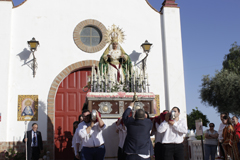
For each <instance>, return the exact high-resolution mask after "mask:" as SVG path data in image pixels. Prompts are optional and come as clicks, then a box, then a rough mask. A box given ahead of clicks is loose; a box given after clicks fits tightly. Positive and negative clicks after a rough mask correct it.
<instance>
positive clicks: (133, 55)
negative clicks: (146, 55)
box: [129, 50, 142, 65]
mask: <svg viewBox="0 0 240 160" xmlns="http://www.w3.org/2000/svg"><path fill="white" fill-rule="evenodd" d="M141 54H142V53H139V52H136V51H135V50H133V51H132V53H131V54H129V57H130V58H131V61H132V62H134V65H135V64H136V63H137V62H138V61H139V58H140V55H141Z"/></svg>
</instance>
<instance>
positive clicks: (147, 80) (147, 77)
mask: <svg viewBox="0 0 240 160" xmlns="http://www.w3.org/2000/svg"><path fill="white" fill-rule="evenodd" d="M146 77H147V84H148V74H146Z"/></svg>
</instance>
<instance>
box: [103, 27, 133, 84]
mask: <svg viewBox="0 0 240 160" xmlns="http://www.w3.org/2000/svg"><path fill="white" fill-rule="evenodd" d="M105 39H106V41H107V42H108V43H110V44H109V46H108V47H107V49H106V50H105V51H104V53H103V55H102V56H101V58H100V62H99V68H100V70H101V73H103V74H104V73H106V74H105V75H109V78H110V80H111V81H112V82H117V83H123V82H125V78H126V75H127V76H128V78H130V75H131V68H132V63H131V59H130V57H129V56H128V55H127V54H126V52H125V51H124V50H123V48H122V47H121V46H120V44H119V43H122V42H123V40H124V35H123V32H122V30H121V29H119V28H118V27H116V26H115V25H113V26H112V28H111V29H109V30H107V32H106V34H105Z"/></svg>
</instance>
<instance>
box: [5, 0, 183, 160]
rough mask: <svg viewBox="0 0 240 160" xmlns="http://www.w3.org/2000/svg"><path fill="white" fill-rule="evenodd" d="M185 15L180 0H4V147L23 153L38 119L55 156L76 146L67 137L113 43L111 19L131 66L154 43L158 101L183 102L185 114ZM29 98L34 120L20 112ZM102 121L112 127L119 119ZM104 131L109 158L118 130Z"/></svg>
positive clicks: (151, 73)
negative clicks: (18, 0) (156, 0)
mask: <svg viewBox="0 0 240 160" xmlns="http://www.w3.org/2000/svg"><path fill="white" fill-rule="evenodd" d="M180 22H181V21H180V8H179V7H178V4H177V3H175V0H163V5H162V8H161V10H160V11H157V10H156V9H154V8H153V7H152V6H151V5H150V3H149V2H148V0H97V1H96V0H71V1H69V0H68V1H67V0H57V1H56V0H25V1H24V2H23V3H22V4H20V5H18V6H13V3H12V1H11V0H0V54H1V59H0V71H1V75H2V80H1V83H0V86H1V90H0V95H1V96H0V100H1V104H2V105H1V107H0V116H1V119H0V131H1V132H0V153H1V152H3V151H4V150H7V149H8V148H12V147H14V148H15V149H17V150H18V151H22V152H23V151H24V145H23V143H22V142H21V141H22V139H23V136H24V133H25V130H26V127H27V130H30V129H31V125H32V123H38V128H39V131H41V133H42V137H43V142H44V147H45V148H46V150H48V151H50V156H51V159H61V158H57V157H64V156H66V154H68V153H73V152H72V150H70V149H71V147H69V145H71V144H70V140H69V139H70V137H71V136H72V130H73V129H72V124H73V122H74V121H77V120H78V119H77V118H78V115H80V114H81V111H82V107H83V104H84V102H85V98H86V92H83V91H82V88H83V87H84V86H85V85H86V84H87V81H88V76H89V75H91V68H92V66H93V65H95V66H97V65H98V62H99V60H100V58H101V56H102V55H103V53H104V51H105V50H106V48H107V47H108V44H107V43H106V41H105V39H104V34H105V32H106V31H107V30H108V28H109V27H111V26H112V25H113V24H115V25H116V26H119V27H120V28H122V30H123V31H124V34H125V41H124V43H122V44H121V47H122V48H123V49H124V51H125V52H126V53H127V54H128V55H129V57H130V58H131V61H132V64H133V65H135V64H136V63H137V62H138V61H139V59H140V57H141V56H142V55H144V53H143V50H142V49H141V47H140V46H141V44H142V43H144V42H145V40H148V42H150V43H152V44H153V47H152V48H151V51H150V53H149V55H148V57H147V61H146V63H147V64H146V65H147V70H146V72H147V74H148V81H149V84H150V86H149V90H150V92H152V93H153V94H154V95H155V96H157V97H158V100H159V101H158V104H159V106H160V108H158V109H159V110H158V112H157V113H159V112H162V111H163V110H166V109H167V110H171V108H172V107H174V106H178V107H179V108H180V110H181V116H182V117H186V98H185V84H184V69H183V55H182V38H181V23H180ZM84 30H85V31H84ZM83 31H84V32H83ZM33 37H34V38H35V39H36V40H37V41H38V42H39V46H38V48H37V50H36V51H35V52H34V56H35V57H36V59H35V60H36V63H34V57H33V54H32V52H31V50H30V49H29V46H28V43H27V42H28V41H30V40H31V39H32V38H33ZM34 65H35V70H34V69H33V68H34ZM33 74H34V75H33ZM24 97H25V99H24ZM26 97H27V98H29V99H31V98H32V99H36V100H37V102H38V103H37V104H34V106H32V107H33V108H32V109H31V112H33V113H32V115H33V114H34V116H32V117H33V118H32V119H31V121H28V120H29V119H22V118H21V117H24V116H26V114H27V113H24V110H25V107H27V106H28V105H27V103H28V102H29V101H28V102H27V99H26ZM24 100H25V101H24ZM29 116H30V117H31V113H30V114H29ZM25 120H27V123H26V125H25ZM103 120H104V122H106V123H107V124H108V127H110V128H111V127H112V128H113V127H114V126H113V124H114V123H115V121H116V119H114V118H112V119H108V118H105V119H103ZM104 134H105V135H108V136H106V137H104V138H105V139H110V140H108V142H107V143H109V146H111V147H109V148H107V147H106V150H107V152H106V159H116V157H117V138H118V137H117V134H114V135H115V137H109V135H110V134H109V133H104ZM111 142H112V144H111ZM115 143H116V144H115ZM59 155H60V156H59ZM1 156H2V155H1ZM1 158H2V157H0V159H1ZM64 159H66V158H64Z"/></svg>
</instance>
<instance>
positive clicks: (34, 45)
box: [28, 37, 39, 77]
mask: <svg viewBox="0 0 240 160" xmlns="http://www.w3.org/2000/svg"><path fill="white" fill-rule="evenodd" d="M28 45H29V48H30V50H31V52H32V54H33V64H32V69H33V77H35V74H36V67H37V61H36V57H35V55H34V52H35V51H36V50H37V47H38V45H39V42H38V41H36V40H35V38H34V37H33V38H32V40H30V41H28Z"/></svg>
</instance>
